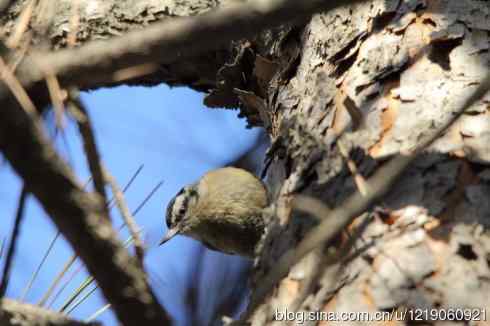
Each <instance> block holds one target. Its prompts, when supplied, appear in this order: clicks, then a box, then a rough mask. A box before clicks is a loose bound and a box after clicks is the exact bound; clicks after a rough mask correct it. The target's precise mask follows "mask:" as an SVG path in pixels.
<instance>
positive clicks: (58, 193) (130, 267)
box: [0, 98, 170, 326]
mask: <svg viewBox="0 0 490 326" xmlns="http://www.w3.org/2000/svg"><path fill="white" fill-rule="evenodd" d="M9 99H10V100H9V101H7V103H4V104H7V105H4V106H3V107H2V110H0V150H2V152H3V154H4V155H5V157H6V158H7V159H8V161H9V162H10V163H11V165H12V167H13V168H14V169H15V171H16V172H17V173H18V174H19V175H20V176H21V177H22V179H23V180H24V182H25V186H26V189H27V191H29V192H31V193H32V194H33V195H35V196H36V198H37V199H38V200H39V202H40V203H41V205H42V206H43V208H44V209H45V210H46V212H47V213H48V214H49V216H50V217H51V219H52V220H53V222H54V223H55V224H56V226H57V227H58V229H59V230H60V231H61V232H62V233H63V235H64V236H65V237H66V239H67V240H68V241H69V242H70V244H71V245H72V246H73V248H74V250H75V251H76V252H77V253H78V254H79V256H80V257H81V258H82V260H83V261H84V263H85V265H86V266H87V269H88V271H89V272H90V273H91V274H92V275H93V276H94V278H95V279H96V280H97V282H98V284H99V286H100V288H101V290H102V292H103V293H104V296H105V297H106V298H107V300H108V301H109V302H111V303H112V304H113V307H114V311H115V313H116V315H117V317H118V319H119V320H120V321H121V323H123V324H124V325H141V324H145V325H159V326H160V325H168V324H169V323H170V320H169V317H168V316H167V314H166V312H165V311H164V310H163V309H162V307H161V306H160V305H159V304H158V302H157V300H156V297H155V295H154V294H153V292H152V291H151V289H150V288H149V285H148V283H147V281H146V278H145V275H144V273H143V271H142V270H141V269H140V268H138V264H137V263H136V260H135V259H134V258H133V257H131V256H130V255H129V253H128V252H127V250H126V249H124V248H123V246H122V245H121V243H120V242H119V241H118V239H117V236H116V233H115V232H114V230H113V229H112V226H111V225H110V223H109V221H108V219H107V216H105V217H104V205H103V203H102V202H101V200H100V196H94V195H93V194H89V193H86V192H85V191H83V189H82V186H81V184H79V182H78V181H77V180H76V178H75V176H74V175H73V173H72V171H71V170H70V168H69V167H68V165H67V164H66V163H65V162H64V161H63V160H62V159H61V158H60V157H59V155H58V154H57V153H56V152H55V149H54V148H53V146H52V145H51V144H50V143H49V142H48V140H47V137H46V136H45V135H44V132H43V130H42V126H41V124H40V122H39V120H38V119H33V118H32V117H31V116H30V115H29V114H28V113H27V112H26V111H25V110H23V109H22V108H20V107H19V105H18V104H17V102H15V100H14V99H12V98H9Z"/></svg>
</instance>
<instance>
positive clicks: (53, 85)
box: [46, 74, 65, 132]
mask: <svg viewBox="0 0 490 326" xmlns="http://www.w3.org/2000/svg"><path fill="white" fill-rule="evenodd" d="M46 85H47V86H48V93H49V97H50V98H51V103H52V104H53V109H54V116H55V121H56V127H57V129H58V130H60V131H61V132H63V129H64V128H65V119H64V116H65V105H64V103H63V100H64V97H65V96H64V95H63V90H62V89H61V86H60V83H59V81H58V78H57V77H56V75H54V74H46Z"/></svg>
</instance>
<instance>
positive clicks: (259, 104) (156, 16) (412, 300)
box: [2, 0, 490, 325]
mask: <svg viewBox="0 0 490 326" xmlns="http://www.w3.org/2000/svg"><path fill="white" fill-rule="evenodd" d="M42 2H43V1H41V3H42ZM53 2H56V3H58V5H57V6H53V7H51V12H50V11H49V10H46V11H45V12H48V13H49V12H50V13H49V14H46V17H45V19H46V21H43V20H42V18H43V17H41V18H39V21H38V22H37V24H32V26H31V27H32V30H33V34H32V38H33V42H34V43H36V41H39V42H40V41H41V36H43V35H45V34H42V33H41V32H39V31H41V30H43V28H44V30H46V29H47V30H48V31H49V32H48V35H49V37H50V46H51V47H53V48H56V49H57V48H62V47H65V46H66V44H67V38H68V36H69V31H70V17H72V16H73V11H72V9H71V7H70V3H73V2H74V1H67V0H64V1H61V0H59V1H53ZM229 2H233V1H229ZM25 3H26V1H21V0H19V1H16V2H15V4H14V6H13V7H11V8H10V12H9V13H10V15H7V16H4V18H3V20H2V24H3V27H4V30H5V31H6V33H7V35H8V34H9V33H13V31H14V28H15V23H14V22H15V20H14V19H13V18H14V17H17V16H18V14H19V12H20V11H21V8H23V5H25ZM226 4H227V2H226V1H222V2H219V1H213V0H208V1H205V0H194V1H190V0H189V1H176V2H174V1H152V0H143V1H142V0H140V1H129V0H128V1H102V0H100V1H84V0H80V1H79V6H80V11H79V17H78V18H79V19H78V21H79V23H78V25H77V27H78V32H77V44H83V43H85V42H87V41H89V40H94V39H106V38H109V37H111V36H115V35H119V34H124V33H125V32H126V31H128V30H131V29H138V28H141V27H143V26H145V25H147V24H150V23H152V22H155V21H158V20H165V19H170V17H175V16H189V15H197V14H200V13H203V12H206V11H208V10H210V9H211V8H213V7H215V6H218V5H226ZM47 7H49V5H47ZM489 8H490V6H489V3H488V1H482V0H438V1H429V0H425V1H424V0H374V1H365V2H361V3H357V4H353V5H347V6H345V7H342V8H338V9H335V10H333V11H330V12H327V13H324V14H317V15H315V16H314V17H313V18H312V19H311V20H309V21H308V22H307V23H305V24H304V25H301V26H289V25H284V26H282V27H281V28H276V29H272V30H269V31H264V32H262V33H261V34H260V35H257V36H256V37H255V38H253V39H249V40H242V41H237V42H234V43H233V44H230V45H229V46H227V47H223V48H222V49H219V50H216V51H213V52H209V53H206V54H204V55H200V56H198V57H193V56H191V55H190V54H185V57H184V58H183V59H182V60H179V61H177V62H175V63H172V64H165V65H161V66H159V69H158V70H156V71H154V72H153V73H152V74H151V75H149V76H145V77H136V78H133V79H132V80H131V81H130V82H131V83H133V84H155V83H160V82H165V83H167V84H170V85H186V86H189V87H192V88H194V89H197V90H199V91H205V92H207V93H209V94H208V96H207V97H206V99H205V103H206V105H208V106H210V107H226V108H234V107H240V110H241V115H242V116H244V117H246V119H247V120H248V122H249V124H250V125H251V126H261V127H263V128H265V129H266V130H267V132H268V134H269V136H270V138H271V142H272V146H271V149H270V151H269V155H268V158H267V160H268V161H269V163H270V166H269V168H268V170H267V182H268V185H269V188H270V191H271V194H272V197H273V199H274V201H273V208H274V210H273V211H274V212H275V216H274V218H272V219H271V221H270V223H269V227H268V229H267V233H266V235H265V237H264V239H263V242H262V244H261V253H260V255H259V257H258V258H257V259H256V262H255V263H256V264H255V270H254V274H253V276H252V294H251V298H250V302H251V306H258V307H257V308H256V309H254V310H253V311H252V310H251V309H249V310H248V311H247V312H246V313H245V314H244V316H243V317H242V319H243V321H245V320H247V321H248V322H251V324H252V325H269V324H276V323H277V324H284V322H281V321H274V320H273V319H274V313H275V311H276V309H278V310H279V311H280V312H283V311H284V309H286V308H288V309H289V311H307V312H316V311H331V312H342V311H344V312H355V311H359V312H368V311H370V312H375V311H392V310H396V309H398V311H402V312H403V311H406V310H405V309H415V308H420V309H428V308H438V309H449V308H460V309H486V312H490V310H488V309H489V308H490V307H489V305H490V266H489V265H490V259H489V257H490V234H489V231H488V227H489V226H490V201H489V200H488V198H490V168H489V167H488V164H489V163H490V95H488V93H487V95H486V97H484V98H483V99H482V100H480V101H479V102H478V103H477V104H476V105H474V106H472V107H471V108H470V110H469V111H468V112H467V113H466V114H465V115H464V116H463V117H462V118H461V119H460V120H458V122H457V123H456V124H455V125H454V126H453V127H452V128H451V129H450V130H449V131H448V132H446V133H445V134H444V135H443V136H442V137H441V138H440V139H439V140H438V141H437V142H436V143H435V144H433V145H432V146H431V147H430V148H429V149H428V150H427V151H426V153H425V154H424V155H422V156H421V157H420V158H418V159H417V161H416V162H415V163H414V164H412V166H411V167H410V168H409V169H408V170H407V171H406V172H405V173H404V174H403V176H402V177H401V178H400V179H399V180H398V182H397V183H396V184H395V185H394V186H393V187H392V189H391V191H390V193H389V194H388V195H387V196H385V197H383V198H382V200H380V201H379V202H378V203H377V204H376V205H374V206H373V207H371V209H370V210H368V211H367V212H366V213H365V214H364V215H363V217H364V218H367V219H368V220H369V224H368V226H367V227H366V228H365V229H364V230H363V232H362V236H361V238H360V239H358V240H357V241H356V242H355V244H354V245H353V247H352V249H351V250H350V251H349V253H348V255H346V256H345V257H344V258H345V259H343V260H339V261H338V262H337V263H335V264H329V265H328V266H325V265H324V264H322V257H324V256H325V255H326V254H327V251H328V250H330V251H331V249H328V248H319V249H318V250H316V251H314V252H312V253H311V254H309V255H308V256H307V257H305V259H304V260H302V261H301V262H300V263H298V264H297V265H296V266H294V268H292V269H291V271H290V273H289V275H288V276H287V277H286V278H284V279H283V280H282V281H281V282H280V284H279V285H278V286H277V287H276V288H275V290H274V291H273V292H272V293H270V295H269V296H268V298H267V299H266V300H265V301H264V302H262V301H260V302H258V301H257V300H259V299H260V298H258V297H256V296H255V293H256V292H255V290H256V289H257V288H259V287H260V286H261V281H262V280H263V279H264V276H265V275H266V274H267V272H268V271H269V270H270V269H271V267H272V266H273V265H274V264H275V263H276V262H277V259H278V258H279V257H280V256H281V254H282V253H284V252H285V251H286V250H287V249H288V248H291V247H294V246H295V245H296V244H297V243H298V242H299V241H300V240H301V238H302V237H303V235H304V234H305V233H306V232H307V231H308V230H309V229H310V227H311V223H309V222H308V221H310V219H309V218H308V216H303V215H300V214H297V213H296V212H295V211H294V210H293V207H292V199H293V197H294V195H295V194H308V195H311V196H314V197H317V198H321V199H322V200H323V201H324V202H325V203H326V204H327V205H328V206H329V207H330V208H335V207H339V206H340V205H342V202H343V201H344V199H346V198H347V197H348V196H349V195H350V194H352V193H353V192H355V191H357V188H358V186H359V183H358V182H357V183H356V181H355V180H354V179H355V178H353V175H352V171H351V170H350V169H349V167H348V165H347V157H346V156H345V155H343V154H342V151H341V150H339V143H340V146H341V147H343V148H344V149H345V150H346V152H347V153H348V158H349V159H350V160H352V161H353V162H354V163H355V165H356V167H357V169H358V172H359V173H360V174H361V175H362V176H363V177H364V178H367V177H369V176H370V175H371V174H372V173H373V172H374V171H375V170H376V169H377V168H378V167H379V166H381V165H382V164H383V163H384V162H386V160H387V159H389V158H390V157H391V156H393V155H396V154H397V153H400V152H404V151H408V150H411V149H413V148H415V147H416V146H417V144H418V141H419V140H420V139H421V138H422V137H424V135H426V134H428V133H430V132H431V131H432V130H434V129H435V128H437V127H438V126H439V125H440V124H441V123H442V122H441V121H444V119H445V118H447V117H448V116H450V115H452V114H453V112H454V111H455V110H456V109H457V108H458V105H459V104H460V103H462V101H463V100H464V99H465V98H466V97H467V96H468V95H469V94H470V93H471V91H472V90H473V89H474V88H475V87H476V86H477V85H478V82H479V80H481V79H482V78H483V76H484V75H485V73H486V72H487V71H488V68H489V65H490V54H489V48H490V9H489ZM36 29H38V30H36ZM107 84H117V82H114V81H107ZM95 86H97V85H90V87H95ZM344 154H345V153H344ZM358 179H359V177H358ZM313 224H314V223H313ZM358 224H359V223H353V225H352V226H351V227H350V228H349V230H350V231H351V232H350V233H351V234H353V233H355V232H356V226H357V225H358ZM348 238H349V237H348V236H345V235H340V236H339V237H338V239H336V241H334V243H330V244H329V245H330V246H333V247H339V246H342V245H343V244H344V243H345V242H346V241H347V239H348ZM446 311H447V310H446ZM478 311H480V310H478ZM472 316H473V317H475V319H478V318H480V319H481V318H483V317H484V315H483V314H482V313H481V312H476V311H475V312H473V315H472ZM406 317H407V319H408V318H410V317H419V316H418V315H417V314H416V315H410V314H407V315H406ZM422 317H424V315H423V314H422ZM441 318H442V316H441ZM344 323H345V322H344ZM408 323H409V322H408V321H403V322H402V321H398V324H400V325H403V324H408ZM431 323H432V324H443V323H444V321H442V320H438V321H432V322H431ZM312 324H314V323H312ZM320 324H323V323H320ZM324 324H325V325H326V324H327V323H324Z"/></svg>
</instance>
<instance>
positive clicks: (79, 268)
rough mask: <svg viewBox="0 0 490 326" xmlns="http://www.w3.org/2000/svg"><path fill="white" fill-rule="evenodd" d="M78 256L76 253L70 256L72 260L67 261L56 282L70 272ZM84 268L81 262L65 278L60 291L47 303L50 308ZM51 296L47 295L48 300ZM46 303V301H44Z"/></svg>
mask: <svg viewBox="0 0 490 326" xmlns="http://www.w3.org/2000/svg"><path fill="white" fill-rule="evenodd" d="M77 258H78V257H77V256H76V255H73V256H72V257H70V260H69V261H67V263H66V264H65V266H64V267H63V269H62V270H61V272H60V273H59V274H58V276H57V277H56V279H55V282H57V283H59V282H60V281H61V279H62V278H63V276H64V275H65V274H66V273H67V272H68V270H69V269H70V267H71V266H72V265H73V263H75V261H76V259H77ZM82 269H83V265H82V264H80V266H78V268H77V269H75V270H74V271H73V272H72V273H71V274H70V275H69V276H68V278H67V279H66V280H65V282H64V283H63V285H62V286H61V287H60V288H59V290H58V291H56V293H55V294H54V295H53V298H52V299H51V301H50V302H49V304H48V305H47V308H48V309H51V307H52V306H53V304H54V303H55V302H56V300H57V299H58V298H59V296H60V295H61V293H63V291H64V290H65V289H66V287H67V286H68V285H69V284H70V283H71V281H73V279H74V278H75V276H77V275H78V273H80V272H81V271H82ZM48 298H49V297H46V298H45V299H46V300H47V299H48ZM43 305H44V303H43Z"/></svg>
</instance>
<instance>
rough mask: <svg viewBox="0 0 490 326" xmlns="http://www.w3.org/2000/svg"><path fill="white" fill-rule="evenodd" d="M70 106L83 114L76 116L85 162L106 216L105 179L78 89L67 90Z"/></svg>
mask: <svg viewBox="0 0 490 326" xmlns="http://www.w3.org/2000/svg"><path fill="white" fill-rule="evenodd" d="M69 95H70V104H71V105H72V106H71V108H72V109H73V110H76V111H78V112H79V116H83V119H81V118H79V116H78V118H77V117H76V120H77V124H78V129H79V130H80V134H81V136H82V140H83V147H84V149H85V154H86V156H87V163H88V166H89V169H90V173H91V174H92V178H93V180H94V186H95V190H96V191H97V193H98V194H99V195H100V196H101V197H102V199H103V201H104V208H105V212H106V213H107V214H106V216H109V209H108V206H107V205H108V202H107V194H106V191H105V180H104V172H103V168H102V163H101V160H100V155H99V150H98V148H97V144H96V141H95V133H94V131H93V128H92V123H91V122H90V117H89V114H88V111H87V109H86V108H85V105H84V104H83V103H82V101H81V100H80V97H79V93H78V91H76V90H74V89H72V90H70V91H69Z"/></svg>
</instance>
